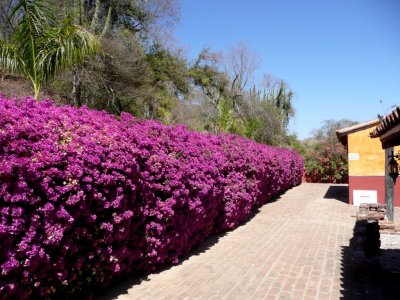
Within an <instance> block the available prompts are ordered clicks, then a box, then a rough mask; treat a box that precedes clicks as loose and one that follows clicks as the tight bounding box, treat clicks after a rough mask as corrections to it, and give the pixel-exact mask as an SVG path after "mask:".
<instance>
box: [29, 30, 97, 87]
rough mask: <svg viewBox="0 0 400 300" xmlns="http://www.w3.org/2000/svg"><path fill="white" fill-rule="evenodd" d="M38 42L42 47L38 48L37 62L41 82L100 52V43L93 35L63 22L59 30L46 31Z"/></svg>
mask: <svg viewBox="0 0 400 300" xmlns="http://www.w3.org/2000/svg"><path fill="white" fill-rule="evenodd" d="M40 42H42V43H43V45H41V46H40V47H39V48H40V49H41V50H40V52H39V53H38V55H37V61H38V69H39V70H42V78H43V80H48V79H49V78H52V77H53V76H54V75H55V74H58V73H59V72H60V71H62V70H63V69H65V68H68V67H72V66H74V65H75V64H80V63H82V62H83V60H84V58H85V57H88V56H93V55H94V54H96V53H98V52H99V51H100V43H99V41H98V40H97V39H96V37H95V36H94V35H93V34H91V33H90V32H89V31H87V30H85V29H84V28H82V27H80V26H77V25H74V24H71V23H70V22H65V23H64V25H63V26H62V27H61V28H53V29H50V30H48V31H47V32H46V35H45V36H44V37H43V40H42V41H40Z"/></svg>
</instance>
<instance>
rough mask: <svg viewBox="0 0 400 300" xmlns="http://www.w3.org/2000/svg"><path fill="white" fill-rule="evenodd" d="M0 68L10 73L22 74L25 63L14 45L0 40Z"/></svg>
mask: <svg viewBox="0 0 400 300" xmlns="http://www.w3.org/2000/svg"><path fill="white" fill-rule="evenodd" d="M0 68H2V69H4V70H6V71H7V72H10V73H12V74H24V73H25V64H24V61H23V60H22V59H21V57H20V56H19V54H18V50H17V48H16V47H15V46H14V45H11V44H7V43H5V42H3V41H1V40H0Z"/></svg>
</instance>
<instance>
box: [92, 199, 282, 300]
mask: <svg viewBox="0 0 400 300" xmlns="http://www.w3.org/2000/svg"><path fill="white" fill-rule="evenodd" d="M285 192H286V191H285ZM285 192H283V193H281V194H278V195H275V196H273V197H272V198H271V199H270V200H269V201H268V202H267V203H265V204H263V205H269V204H271V203H274V202H276V201H278V200H279V199H281V197H282V195H283V194H284V193H285ZM263 205H262V206H263ZM262 206H260V207H256V208H255V209H254V210H253V211H252V212H251V214H250V216H249V218H248V219H247V220H245V221H244V222H243V223H242V224H240V225H239V226H238V227H236V228H234V229H233V230H237V229H238V228H239V227H242V226H245V225H246V224H247V223H249V222H251V220H253V219H254V217H255V216H256V215H257V214H258V213H259V212H260V208H261V207H262ZM227 234H229V231H227V232H222V233H219V234H213V235H211V236H209V237H208V238H206V240H205V241H204V242H203V243H202V244H201V245H198V246H197V247H196V246H195V247H194V249H192V250H191V251H189V252H188V253H187V254H186V255H185V256H183V257H182V258H181V259H180V260H179V263H178V264H176V265H174V266H179V265H182V264H183V263H184V262H185V261H186V260H188V259H190V258H191V257H193V256H197V255H201V254H202V253H205V252H207V251H208V250H209V249H211V248H212V247H213V246H214V245H215V244H217V243H218V241H219V240H220V239H221V238H223V237H224V236H226V235H227ZM174 266H171V265H170V266H167V267H165V268H162V269H160V270H158V271H155V272H152V273H150V274H137V273H134V274H131V275H125V276H124V278H117V279H116V280H115V281H114V282H113V283H112V284H111V285H110V286H108V287H107V288H105V289H103V288H100V289H99V290H98V291H96V292H95V294H94V299H95V300H111V299H117V298H118V296H121V295H127V294H128V290H129V289H130V288H131V287H132V286H134V285H138V284H140V283H141V282H143V281H150V276H151V275H153V274H160V273H162V272H164V271H166V270H169V269H171V268H172V267H174Z"/></svg>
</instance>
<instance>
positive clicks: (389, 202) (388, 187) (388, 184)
mask: <svg viewBox="0 0 400 300" xmlns="http://www.w3.org/2000/svg"><path fill="white" fill-rule="evenodd" d="M392 153H393V147H389V148H386V149H385V203H386V216H387V218H388V221H390V222H393V213H394V211H393V202H394V180H393V178H392V177H390V176H389V168H388V165H389V161H390V158H389V155H392Z"/></svg>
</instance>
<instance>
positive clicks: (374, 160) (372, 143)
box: [347, 126, 400, 176]
mask: <svg viewBox="0 0 400 300" xmlns="http://www.w3.org/2000/svg"><path fill="white" fill-rule="evenodd" d="M374 128H375V126H372V127H370V128H367V129H364V130H360V131H358V132H354V133H351V134H349V135H348V140H347V143H348V153H358V154H359V160H350V159H349V176H385V150H383V149H382V144H381V141H380V140H379V138H374V139H371V138H370V137H369V133H370V132H371V131H372V130H373V129H374ZM399 149H400V148H399V147H395V153H397V151H398V150H399Z"/></svg>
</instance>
